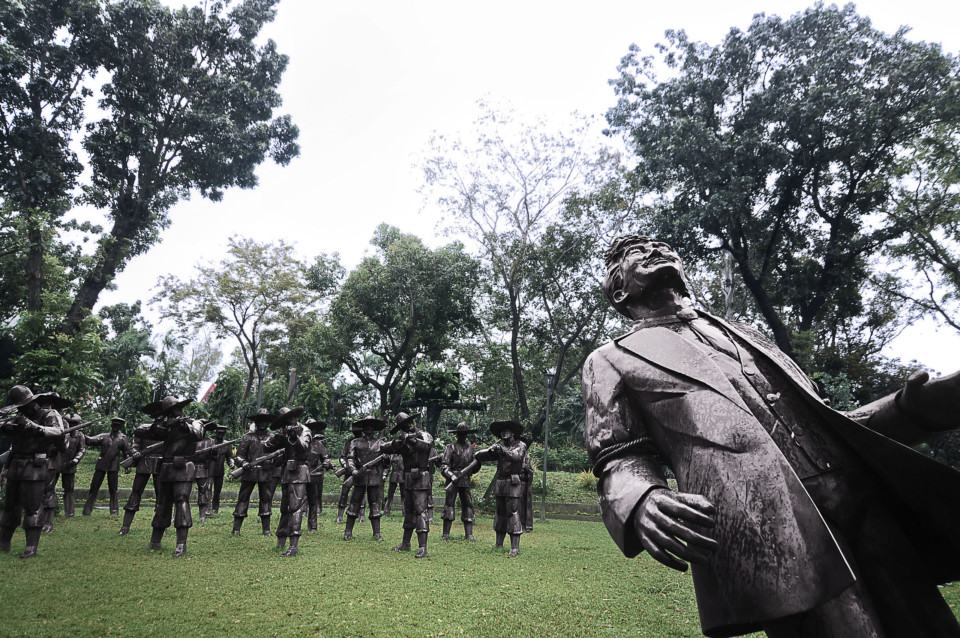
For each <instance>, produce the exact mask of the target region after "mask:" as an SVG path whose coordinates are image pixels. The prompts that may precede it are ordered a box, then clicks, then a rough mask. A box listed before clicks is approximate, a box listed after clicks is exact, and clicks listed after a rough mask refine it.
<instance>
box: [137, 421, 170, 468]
mask: <svg viewBox="0 0 960 638" xmlns="http://www.w3.org/2000/svg"><path fill="white" fill-rule="evenodd" d="M152 425H153V424H152V423H144V424H143V425H140V426H138V427H137V429H136V430H134V432H133V451H134V452H139V453H140V454H143V456H141V457H140V460H139V461H137V474H156V473H157V471H158V470H159V469H160V459H162V458H163V447H160V448H158V449H155V450H153V451H152V452H147V453H146V454H144V453H143V451H144V450H145V449H147V448H148V447H150V446H151V445H153V444H154V443H159V442H160V439H150V438H147V437H148V433H149V431H150V427H151V426H152Z"/></svg>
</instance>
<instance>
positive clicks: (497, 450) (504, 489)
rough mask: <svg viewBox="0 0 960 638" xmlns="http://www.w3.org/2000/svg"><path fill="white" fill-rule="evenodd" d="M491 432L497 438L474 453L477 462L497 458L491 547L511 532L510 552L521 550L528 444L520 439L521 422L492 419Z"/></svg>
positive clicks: (498, 543) (501, 544)
mask: <svg viewBox="0 0 960 638" xmlns="http://www.w3.org/2000/svg"><path fill="white" fill-rule="evenodd" d="M490 432H491V433H492V434H493V435H494V436H495V437H498V438H499V439H500V441H498V442H497V443H494V444H493V445H491V446H490V447H488V448H487V449H485V450H479V451H478V452H477V453H476V454H475V455H474V456H475V458H476V460H477V462H479V463H483V462H485V461H488V460H492V459H496V461H497V474H496V477H495V480H496V484H495V487H494V492H493V495H494V497H495V498H496V501H497V508H496V511H495V512H494V517H493V531H494V532H496V535H497V542H496V545H494V547H497V548H502V547H503V541H504V538H506V535H507V534H509V535H510V555H511V556H516V555H517V554H518V553H520V535H521V534H523V522H522V521H521V520H520V510H521V508H522V500H523V484H522V483H523V482H522V480H521V476H522V474H523V457H524V455H525V454H526V453H527V446H526V444H524V442H523V441H521V440H520V435H521V434H523V425H522V424H520V423H519V422H517V421H494V422H493V423H491V424H490Z"/></svg>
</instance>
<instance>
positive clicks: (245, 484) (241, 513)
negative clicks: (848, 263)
mask: <svg viewBox="0 0 960 638" xmlns="http://www.w3.org/2000/svg"><path fill="white" fill-rule="evenodd" d="M254 487H257V488H258V492H257V493H258V494H259V495H260V510H259V513H260V516H270V514H272V513H273V508H272V507H271V505H272V503H273V492H274V490H276V488H277V486H276V484H275V483H274V482H273V481H242V482H241V483H240V493H239V494H237V506H236V507H235V508H234V510H233V515H234V516H236V517H238V518H246V516H247V509H249V507H250V495H251V494H253V488H254Z"/></svg>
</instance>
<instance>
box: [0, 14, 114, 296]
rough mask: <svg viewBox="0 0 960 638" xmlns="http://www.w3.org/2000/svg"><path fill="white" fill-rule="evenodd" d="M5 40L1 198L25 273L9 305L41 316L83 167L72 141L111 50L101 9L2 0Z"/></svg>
mask: <svg viewBox="0 0 960 638" xmlns="http://www.w3.org/2000/svg"><path fill="white" fill-rule="evenodd" d="M0 42H2V46H0V198H2V199H3V201H4V203H5V205H6V206H7V207H8V210H9V211H10V212H11V213H12V214H13V216H14V217H15V218H16V220H17V222H18V223H17V224H16V226H15V228H16V229H17V230H18V231H19V234H20V235H21V245H20V249H21V250H19V251H18V252H17V254H16V257H17V260H18V262H19V263H20V270H19V272H20V273H22V275H21V277H22V276H23V275H25V279H23V280H22V281H23V284H24V286H25V290H23V291H22V292H23V293H25V298H24V299H16V300H14V299H10V300H5V301H15V305H14V306H13V309H14V310H27V311H31V312H36V311H39V310H40V309H41V307H42V296H41V293H42V291H43V274H44V269H43V258H44V253H46V252H48V251H50V250H51V244H52V243H53V239H54V238H55V236H56V233H57V231H59V230H61V226H62V220H61V218H62V217H63V215H64V213H66V212H67V211H68V210H69V209H70V208H71V205H72V198H73V190H74V188H75V187H76V185H77V178H78V176H79V175H80V173H81V171H82V169H83V166H82V164H81V162H80V161H79V159H78V158H77V155H76V153H74V151H73V150H72V149H71V148H70V142H71V140H72V139H73V136H74V135H75V134H76V133H77V132H78V131H79V130H80V126H81V124H82V123H83V105H84V98H86V97H88V96H90V95H91V91H90V89H89V88H88V87H87V86H86V84H87V83H88V81H89V79H90V77H91V75H92V74H93V73H94V72H95V71H96V69H98V68H99V67H100V66H101V64H103V63H104V61H105V57H106V56H107V55H108V52H109V48H110V46H109V45H110V42H109V40H108V39H107V36H106V30H105V27H104V13H103V3H102V2H100V1H99V0H24V1H21V2H4V3H2V4H0ZM9 228H14V226H13V225H12V224H11V226H10V227H9ZM9 246H10V244H7V245H6V246H5V247H9ZM18 279H20V277H15V278H12V279H11V280H9V281H7V283H6V284H5V288H6V287H7V286H11V287H12V284H13V283H14V282H15V281H17V280H18Z"/></svg>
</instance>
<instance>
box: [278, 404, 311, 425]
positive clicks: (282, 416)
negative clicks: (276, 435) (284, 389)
mask: <svg viewBox="0 0 960 638" xmlns="http://www.w3.org/2000/svg"><path fill="white" fill-rule="evenodd" d="M304 410H305V408H304V407H303V406H302V405H298V406H297V407H295V408H280V411H279V412H277V416H275V417H274V418H273V421H271V422H270V429H271V430H279V429H280V428H282V427H283V426H285V425H289V424H291V423H293V422H294V421H296V420H297V419H299V418H300V415H302V414H303V411H304Z"/></svg>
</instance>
